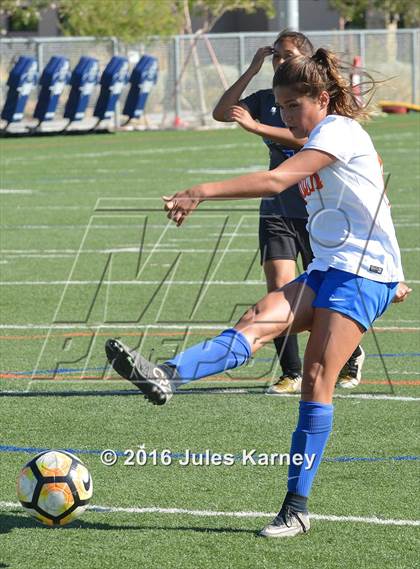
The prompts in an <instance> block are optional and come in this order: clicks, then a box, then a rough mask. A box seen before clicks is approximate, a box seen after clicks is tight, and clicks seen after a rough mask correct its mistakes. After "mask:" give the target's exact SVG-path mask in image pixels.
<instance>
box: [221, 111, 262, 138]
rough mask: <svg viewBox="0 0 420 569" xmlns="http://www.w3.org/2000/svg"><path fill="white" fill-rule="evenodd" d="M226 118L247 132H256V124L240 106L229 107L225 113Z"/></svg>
mask: <svg viewBox="0 0 420 569" xmlns="http://www.w3.org/2000/svg"><path fill="white" fill-rule="evenodd" d="M227 117H229V120H230V121H235V122H237V123H238V124H239V125H240V126H241V127H242V128H244V129H245V130H247V131H249V132H254V133H255V132H256V131H257V130H258V123H257V121H255V120H254V119H253V118H252V117H251V115H250V114H249V112H248V111H247V110H246V109H244V108H243V107H241V106H240V105H234V106H233V107H230V109H229V110H228V112H227Z"/></svg>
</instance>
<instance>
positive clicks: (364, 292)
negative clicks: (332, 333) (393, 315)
mask: <svg viewBox="0 0 420 569" xmlns="http://www.w3.org/2000/svg"><path fill="white" fill-rule="evenodd" d="M293 282H302V283H305V284H306V285H307V286H309V287H310V288H311V289H312V290H313V291H314V293H315V295H316V296H315V299H314V301H313V303H312V306H313V307H314V308H328V309H330V310H334V311H335V312H341V313H342V314H345V315H346V316H348V317H349V318H351V319H352V320H355V321H356V322H358V323H359V324H361V326H363V328H364V329H365V330H368V328H370V326H371V325H372V324H373V322H374V321H375V320H376V319H377V318H379V316H381V315H382V314H383V313H384V312H385V310H386V309H387V307H388V305H389V304H390V303H391V302H392V300H393V298H394V296H395V294H396V292H397V288H398V282H396V283H382V282H378V281H373V280H371V279H366V278H364V277H360V276H358V275H354V274H353V273H348V272H346V271H340V270H339V269H334V268H332V267H330V268H329V269H328V270H327V271H311V272H310V273H309V274H308V273H302V274H301V275H300V276H299V277H298V278H297V279H295V280H294V281H293Z"/></svg>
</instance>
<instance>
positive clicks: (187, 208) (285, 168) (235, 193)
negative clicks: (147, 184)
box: [163, 150, 336, 226]
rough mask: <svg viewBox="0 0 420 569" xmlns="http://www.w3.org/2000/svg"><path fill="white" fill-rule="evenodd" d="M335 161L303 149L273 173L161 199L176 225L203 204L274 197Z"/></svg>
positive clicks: (200, 187) (317, 151)
mask: <svg viewBox="0 0 420 569" xmlns="http://www.w3.org/2000/svg"><path fill="white" fill-rule="evenodd" d="M335 160H336V158H335V157H334V156H331V155H330V154H327V153H326V152H322V151H319V150H303V151H302V152H299V153H298V154H296V155H295V156H292V158H289V159H288V160H286V162H284V163H283V164H281V165H280V166H278V167H277V168H275V169H274V170H268V171H264V172H253V173H252V174H247V175H245V176H239V177H237V178H231V179H230V180H223V181H220V182H209V183H206V184H199V185H198V186H193V187H192V188H189V189H187V190H185V191H183V192H177V193H176V194H173V195H172V196H164V197H163V200H164V201H165V210H166V211H167V212H168V218H169V219H172V220H173V221H174V222H175V223H176V224H177V225H178V226H179V225H181V224H182V223H183V221H184V219H185V218H186V217H187V216H188V215H189V214H190V213H191V212H192V211H194V210H195V209H196V208H197V207H198V206H199V205H200V203H201V202H203V201H206V200H207V201H209V200H231V199H249V198H262V197H269V196H274V195H276V194H278V193H280V192H282V191H284V190H286V189H287V188H289V187H290V186H293V185H294V184H297V183H298V182H300V180H303V178H306V177H307V176H310V175H312V174H314V173H315V172H317V171H318V170H321V169H322V168H325V167H326V166H329V165H330V164H332V163H333V162H335Z"/></svg>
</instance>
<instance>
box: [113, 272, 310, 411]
mask: <svg viewBox="0 0 420 569" xmlns="http://www.w3.org/2000/svg"><path fill="white" fill-rule="evenodd" d="M313 298H314V292H313V290H312V289H311V288H309V287H307V286H306V285H305V284H303V283H301V282H292V283H289V284H288V285H286V286H285V287H283V288H282V289H281V290H277V291H274V292H271V293H269V294H268V295H266V296H265V297H264V298H263V299H262V300H260V301H259V302H258V303H257V304H256V305H255V306H253V307H252V308H250V309H249V310H248V311H247V312H246V313H245V314H244V316H243V317H242V318H241V320H240V321H239V322H238V324H237V325H236V326H235V328H230V329H228V330H225V331H223V332H222V333H221V334H219V336H216V337H215V338H212V339H211V340H206V341H205V342H202V343H201V344H197V345H195V346H192V347H190V348H188V349H187V350H186V351H185V352H183V353H181V354H179V355H178V356H176V357H175V358H172V359H171V360H168V361H167V362H165V363H164V364H161V365H155V364H153V363H151V362H149V361H148V360H146V359H145V358H143V357H142V356H141V355H140V354H139V353H137V352H136V351H135V350H132V349H130V348H128V347H127V346H125V345H124V344H123V343H121V342H120V341H119V340H114V339H111V340H108V341H107V342H106V344H105V351H106V355H107V358H108V361H109V363H110V364H111V365H112V367H113V368H114V369H115V371H116V372H117V373H118V374H119V375H121V376H122V377H123V378H125V379H128V380H129V381H131V382H132V383H133V384H134V385H135V386H136V387H137V388H138V389H139V390H140V391H141V392H142V393H143V394H144V396H145V397H146V398H147V399H148V400H149V401H150V402H151V403H153V404H155V405H163V404H164V403H167V402H168V401H169V399H170V398H171V397H172V395H173V392H174V391H175V389H176V387H177V385H179V384H185V383H188V382H190V381H194V380H197V379H200V378H202V377H207V376H210V375H214V374H216V373H221V372H225V371H227V370H229V369H233V368H235V367H238V366H240V365H242V364H244V363H245V362H246V361H248V359H249V358H250V357H251V355H252V354H253V353H254V352H256V351H257V350H258V349H259V348H260V347H262V346H263V345H264V344H266V343H267V342H270V341H271V340H273V338H275V337H277V336H278V335H279V334H281V333H282V332H284V330H286V329H287V328H288V327H289V326H290V327H291V329H292V330H293V332H300V331H302V330H307V329H308V328H309V327H310V324H311V319H312V314H313V308H312V306H311V304H312V301H313Z"/></svg>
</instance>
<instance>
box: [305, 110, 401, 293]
mask: <svg viewBox="0 0 420 569" xmlns="http://www.w3.org/2000/svg"><path fill="white" fill-rule="evenodd" d="M305 149H314V150H323V151H325V152H328V154H331V155H332V156H335V157H336V158H337V160H336V162H334V163H333V164H332V165H331V166H328V167H326V168H322V169H321V170H320V171H319V172H318V173H316V174H314V175H313V176H309V177H307V178H305V179H304V180H302V181H301V182H300V183H299V189H300V192H301V194H302V196H303V198H304V199H305V200H306V203H307V206H306V207H307V210H308V214H309V220H308V225H307V228H308V231H309V235H310V241H311V246H312V250H313V253H314V260H313V261H312V263H311V264H310V265H309V267H308V269H307V270H308V272H311V271H313V270H320V271H326V270H327V269H328V267H334V268H336V269H340V270H342V271H347V272H350V273H354V274H357V275H359V276H362V277H366V278H368V279H372V280H374V281H380V282H397V281H401V280H404V274H403V271H402V267H401V256H400V250H399V247H398V242H397V238H396V235H395V229H394V225H393V223H392V219H391V212H390V205H389V202H388V200H387V198H386V195H385V192H384V182H383V177H382V168H381V164H380V158H379V156H378V154H377V153H376V150H375V148H374V146H373V143H372V140H371V138H370V136H369V135H368V134H367V132H366V131H365V130H363V128H362V127H361V126H360V125H359V124H358V123H357V122H356V121H355V120H353V119H350V118H347V117H342V116H338V115H328V116H327V117H326V118H325V119H323V120H322V121H321V122H320V123H319V124H318V125H317V126H316V127H315V128H314V129H313V131H312V132H311V134H310V136H309V139H308V142H307V143H306V144H305V145H304V147H303V150H305Z"/></svg>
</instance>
